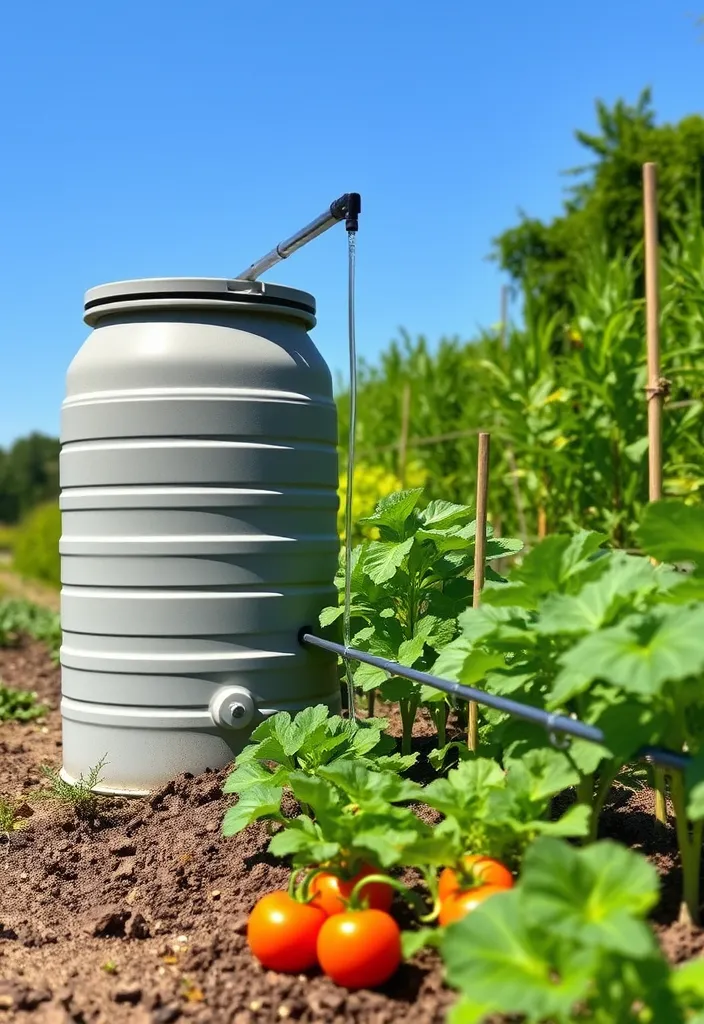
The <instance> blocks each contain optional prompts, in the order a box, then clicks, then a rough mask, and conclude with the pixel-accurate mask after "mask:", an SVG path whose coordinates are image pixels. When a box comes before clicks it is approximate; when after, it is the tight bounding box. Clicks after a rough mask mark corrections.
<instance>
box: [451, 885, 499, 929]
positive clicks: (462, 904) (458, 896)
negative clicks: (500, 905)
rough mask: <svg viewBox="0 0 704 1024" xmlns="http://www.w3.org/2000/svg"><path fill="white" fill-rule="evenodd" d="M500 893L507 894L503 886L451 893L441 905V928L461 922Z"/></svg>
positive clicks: (482, 886)
mask: <svg viewBox="0 0 704 1024" xmlns="http://www.w3.org/2000/svg"><path fill="white" fill-rule="evenodd" d="M498 892H506V887H505V886H502V885H479V886H477V888H476V889H467V890H466V891H465V892H455V893H451V894H450V895H449V896H448V897H447V898H446V899H445V900H443V902H442V904H441V905H440V916H439V918H438V923H439V924H440V925H441V927H443V928H444V927H445V925H448V924H453V922H455V921H461V920H462V918H463V917H466V916H467V914H470V913H471V912H472V911H473V910H476V909H477V907H478V906H479V904H480V903H483V902H484V900H488V899H489V897H490V896H495V895H496V893H498Z"/></svg>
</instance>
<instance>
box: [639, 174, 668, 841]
mask: <svg viewBox="0 0 704 1024" xmlns="http://www.w3.org/2000/svg"><path fill="white" fill-rule="evenodd" d="M643 220H644V242H645V330H646V345H647V353H648V385H647V387H646V391H645V393H646V399H647V402H648V498H649V500H650V501H659V500H660V498H661V497H662V407H663V399H664V397H665V388H664V386H663V382H662V380H661V377H660V289H659V280H658V270H659V267H658V263H659V252H658V183H657V165H656V164H654V163H646V164H643ZM654 561H655V560H654V559H653V562H654ZM654 777H655V778H654V782H655V819H656V821H659V822H660V823H661V824H663V825H665V824H667V802H666V797H665V788H666V785H667V779H666V775H665V772H664V771H663V770H662V769H659V768H656V769H655V771H654Z"/></svg>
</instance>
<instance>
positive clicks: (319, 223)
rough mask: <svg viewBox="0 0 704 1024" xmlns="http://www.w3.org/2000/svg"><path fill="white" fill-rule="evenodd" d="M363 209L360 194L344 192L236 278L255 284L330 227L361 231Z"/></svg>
mask: <svg viewBox="0 0 704 1024" xmlns="http://www.w3.org/2000/svg"><path fill="white" fill-rule="evenodd" d="M361 210H362V200H361V197H360V195H359V192H345V194H344V195H343V196H340V198H339V199H336V200H335V201H334V202H333V203H330V207H329V209H327V210H326V211H325V213H321V215H320V216H319V217H316V218H315V220H313V221H311V222H310V224H307V225H306V226H305V227H304V228H301V230H300V231H297V232H296V234H295V235H291V237H290V238H287V239H286V241H284V242H279V244H278V245H277V246H276V248H275V249H272V250H271V252H268V253H267V254H266V256H262V258H261V259H259V260H257V261H256V262H255V263H252V264H251V265H250V266H249V267H248V268H247V269H246V270H245V271H243V272H242V273H241V274H238V275H237V279H238V280H240V281H256V279H257V278H258V277H260V276H261V275H262V274H263V273H264V272H265V271H266V270H269V269H270V268H271V267H273V266H275V265H276V264H277V263H280V262H281V260H285V259H287V258H288V257H289V256H290V255H291V253H293V252H295V251H296V249H300V248H301V246H303V245H306V243H307V242H310V241H312V240H313V239H314V238H317V237H318V235H322V234H323V232H324V231H327V230H328V228H331V227H332V226H333V224H338V223H339V222H340V221H341V220H344V221H345V227H346V228H347V230H348V231H357V230H358V228H359V214H360V213H361Z"/></svg>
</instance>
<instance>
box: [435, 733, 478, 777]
mask: <svg viewBox="0 0 704 1024" xmlns="http://www.w3.org/2000/svg"><path fill="white" fill-rule="evenodd" d="M452 753H454V754H456V755H457V760H458V761H469V760H470V759H471V758H473V757H474V754H473V753H472V751H471V750H470V749H469V748H468V746H467V743H466V742H464V743H462V742H460V741H458V740H452V742H450V743H446V744H445V746H444V747H440V748H439V749H435V750H431V751H430V753H429V754H428V760H429V761H430V764H431V765H432V766H433V768H434V769H435V771H436V772H439V771H442V769H443V768H444V767H445V762H446V761H447V758H448V755H449V754H452Z"/></svg>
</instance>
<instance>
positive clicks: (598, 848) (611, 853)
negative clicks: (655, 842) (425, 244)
mask: <svg viewBox="0 0 704 1024" xmlns="http://www.w3.org/2000/svg"><path fill="white" fill-rule="evenodd" d="M521 885H522V889H523V892H524V894H525V898H526V908H527V909H529V912H530V920H531V925H532V926H534V927H539V928H541V929H545V930H546V931H547V932H549V933H550V934H554V935H558V936H564V937H565V938H566V939H569V940H574V941H579V942H580V943H581V944H582V945H585V946H594V947H595V948H599V949H604V950H611V951H612V952H614V953H619V954H621V955H623V956H627V957H631V958H636V959H637V958H642V957H649V956H652V954H653V952H654V950H655V948H656V947H655V939H654V937H653V934H652V932H651V931H650V930H649V928H648V927H647V925H645V924H644V922H643V920H642V918H644V917H645V915H646V914H647V913H648V911H649V910H650V909H652V907H654V906H655V904H656V903H657V900H658V889H659V885H658V876H657V872H656V870H655V868H654V867H653V866H652V865H651V864H649V863H648V861H647V860H646V859H645V857H642V856H640V855H639V854H636V853H634V852H633V851H631V850H629V849H627V848H626V847H624V846H621V845H620V844H619V843H615V842H612V841H611V840H608V839H607V840H603V841H602V842H598V843H593V844H592V845H591V846H589V847H586V848H585V849H576V848H575V847H572V846H570V845H569V844H567V843H564V842H561V841H560V840H557V839H552V838H542V839H538V840H537V841H536V842H535V843H534V844H533V845H532V846H531V847H530V848H529V849H528V851H527V853H526V855H525V858H524V860H523V868H522V872H521Z"/></svg>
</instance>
